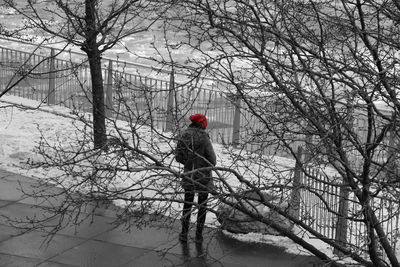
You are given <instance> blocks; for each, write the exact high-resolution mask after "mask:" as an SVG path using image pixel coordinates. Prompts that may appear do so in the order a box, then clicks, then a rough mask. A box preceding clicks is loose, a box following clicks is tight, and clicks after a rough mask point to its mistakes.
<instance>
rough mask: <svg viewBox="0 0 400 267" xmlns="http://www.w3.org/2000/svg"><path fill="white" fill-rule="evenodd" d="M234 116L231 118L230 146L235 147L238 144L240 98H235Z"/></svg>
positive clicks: (237, 96)
mask: <svg viewBox="0 0 400 267" xmlns="http://www.w3.org/2000/svg"><path fill="white" fill-rule="evenodd" d="M235 98H236V99H235V114H234V118H233V131H232V145H234V146H237V145H239V142H240V97H239V95H236V96H235Z"/></svg>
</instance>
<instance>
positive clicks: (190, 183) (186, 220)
mask: <svg viewBox="0 0 400 267" xmlns="http://www.w3.org/2000/svg"><path fill="white" fill-rule="evenodd" d="M189 119H190V121H191V124H190V125H189V126H188V128H187V129H186V130H185V131H184V133H183V134H182V135H181V137H180V138H179V140H178V143H177V146H176V149H175V159H176V160H177V161H178V162H179V163H182V164H183V165H184V174H183V177H182V187H183V189H184V191H185V198H184V205H183V211H182V219H181V221H182V231H181V233H180V235H179V240H180V241H181V242H187V235H188V232H189V225H190V216H191V210H192V205H193V200H194V196H195V193H197V198H198V201H197V203H198V207H199V208H198V214H197V227H196V242H202V240H203V228H204V223H205V220H206V212H207V198H208V193H209V189H210V187H211V186H212V176H211V170H210V169H207V170H204V169H202V168H205V167H212V166H215V165H216V155H215V152H214V148H213V146H212V144H211V141H210V136H209V135H208V134H207V133H206V131H205V129H206V128H207V119H206V117H205V116H204V115H203V114H200V113H198V114H193V115H191V116H190V117H189ZM186 173H187V174H186Z"/></svg>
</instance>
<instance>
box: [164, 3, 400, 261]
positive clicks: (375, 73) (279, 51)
mask: <svg viewBox="0 0 400 267" xmlns="http://www.w3.org/2000/svg"><path fill="white" fill-rule="evenodd" d="M182 10H188V12H186V13H184V14H185V15H186V16H178V18H177V19H178V20H180V21H184V23H183V24H184V25H185V27H180V25H178V27H180V30H183V29H184V28H186V29H190V30H189V31H188V34H187V36H189V37H190V38H188V39H187V42H182V43H181V46H182V47H183V46H187V47H190V48H191V49H193V51H194V52H193V53H197V54H198V55H199V56H201V57H202V58H203V59H202V60H201V61H200V60H196V59H193V61H192V65H191V66H192V70H193V74H192V75H194V76H196V75H198V74H199V73H204V74H207V75H212V76H214V77H217V78H219V79H222V80H224V81H227V82H228V83H230V84H231V85H232V86H231V87H230V88H231V89H229V88H228V89H224V90H225V91H226V93H229V94H233V95H236V96H237V97H239V98H240V100H241V102H242V104H241V105H242V110H243V118H244V119H245V120H247V121H246V122H245V123H247V125H246V126H247V127H246V128H245V129H246V130H245V131H244V132H243V133H242V140H241V141H242V144H243V145H244V146H246V147H248V146H249V145H254V146H253V148H254V149H257V147H258V149H259V151H260V150H264V149H265V148H268V147H270V148H271V147H274V148H275V149H276V150H275V151H282V150H284V151H286V153H287V154H289V155H291V156H292V157H293V158H295V159H296V161H297V162H298V163H299V164H300V166H302V172H303V173H304V175H305V177H307V179H309V180H313V179H314V180H315V179H317V178H318V177H316V176H315V175H313V174H312V173H310V172H308V171H307V168H306V166H312V167H314V168H318V169H320V171H324V168H325V166H329V167H333V168H334V170H335V172H336V175H337V176H338V177H340V179H339V180H335V179H333V177H332V174H331V175H330V176H331V177H332V178H331V179H330V181H329V184H336V185H341V186H342V188H343V192H347V195H346V193H344V195H342V198H347V197H348V194H349V192H351V194H354V201H355V202H356V203H357V205H359V208H358V210H352V211H351V212H350V213H348V214H347V210H346V209H345V210H346V214H345V215H343V214H341V213H340V212H339V214H338V215H339V216H341V218H342V219H343V218H345V219H346V220H350V221H361V222H362V223H363V224H364V227H365V233H366V238H367V239H368V242H367V243H366V246H367V251H366V252H367V253H368V255H369V257H370V260H371V263H370V264H372V265H374V266H384V265H385V262H384V260H383V258H382V257H381V256H380V251H381V249H382V250H383V251H384V253H385V254H386V256H387V258H388V261H389V262H390V265H391V266H399V263H398V260H397V258H396V256H395V254H394V247H393V246H392V245H391V244H390V242H389V240H388V234H389V233H388V232H387V231H385V229H384V223H385V219H382V218H381V219H380V218H378V214H379V212H382V210H381V209H380V208H379V207H377V205H376V203H377V202H379V200H380V199H382V198H383V199H388V200H390V201H391V202H392V203H396V199H397V196H398V190H397V187H398V176H397V171H396V169H397V167H396V166H397V163H396V162H397V154H398V145H397V144H398V142H399V141H398V139H399V136H398V134H397V125H398V114H399V102H398V98H397V89H398V88H397V87H398V77H397V75H396V73H397V71H398V53H397V50H398V43H397V42H396V38H398V22H397V19H398V15H399V14H400V13H399V12H400V9H399V5H398V3H397V1H357V0H355V1H323V2H321V1H257V0H254V1H240V0H238V1H228V2H225V1H223V2H221V1H185V3H183V4H182ZM190 14H192V15H190ZM176 25H177V24H176V23H175V24H174V23H171V25H170V27H176ZM181 25H182V24H181ZM188 25H190V26H188ZM176 31H177V30H176ZM196 33H198V34H196ZM205 48H210V49H205ZM175 67H176V62H175ZM185 69H187V67H186V66H185ZM299 144H301V145H302V146H304V147H305V148H306V152H307V154H308V156H307V157H306V159H305V160H304V159H302V158H299V157H297V154H296V148H297V147H298V146H299ZM326 175H327V176H329V174H326ZM314 194H315V195H317V196H318V197H319V198H321V199H322V200H324V201H325V203H326V208H328V209H329V205H328V204H327V203H328V202H326V199H324V197H323V195H322V194H318V193H317V192H314ZM395 209H396V212H395V214H397V213H398V207H397V206H396V207H395ZM341 221H342V220H341V219H340V218H339V219H338V221H337V223H338V224H339V223H340V222H341ZM299 225H300V226H302V227H304V225H302V224H301V223H300V224H299ZM396 228H397V226H396ZM320 238H321V239H323V240H326V239H324V237H323V236H321V237H320ZM296 242H297V241H296ZM327 243H329V244H331V245H333V246H338V247H337V249H339V250H341V251H342V252H343V253H344V254H347V255H354V254H352V253H354V252H353V249H352V248H351V245H352V244H340V242H336V241H334V242H331V240H327ZM311 251H314V249H311ZM356 260H357V261H359V260H360V259H356ZM360 262H361V261H360ZM362 263H363V264H367V265H368V263H366V262H362ZM387 264H389V263H387Z"/></svg>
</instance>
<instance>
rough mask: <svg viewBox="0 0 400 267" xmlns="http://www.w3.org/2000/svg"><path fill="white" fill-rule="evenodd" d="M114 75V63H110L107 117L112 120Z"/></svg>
mask: <svg viewBox="0 0 400 267" xmlns="http://www.w3.org/2000/svg"><path fill="white" fill-rule="evenodd" d="M112 75H113V62H112V60H109V61H108V69H107V84H106V117H108V118H110V117H111V116H112V112H113V99H112V98H113V95H112V85H113V81H112V78H113V77H112Z"/></svg>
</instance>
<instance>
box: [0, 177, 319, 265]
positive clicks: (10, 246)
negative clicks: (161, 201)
mask: <svg viewBox="0 0 400 267" xmlns="http://www.w3.org/2000/svg"><path fill="white" fill-rule="evenodd" d="M35 185H37V182H36V180H34V179H32V178H29V177H26V176H22V175H17V174H14V173H11V172H8V171H4V170H0V267H2V266H4V267H16V266H18V267H29V266H40V267H45V266H46V267H47V266H55V267H58V266H59V267H62V266H65V267H67V266H85V267H86V266H87V267H88V266H96V267H102V266H104V267H123V266H144V267H147V266H149V267H153V266H160V267H161V266H188V267H189V266H190V267H197V266H228V267H231V266H232V267H239V266H242V267H245V266H251V267H253V266H271V267H291V266H293V267H297V266H298V267H300V266H305V267H308V266H310V267H316V266H322V264H321V262H320V261H319V260H318V259H316V258H315V257H311V256H300V255H292V254H287V253H285V252H284V249H282V248H278V247H274V246H269V245H261V244H255V243H246V242H241V241H238V240H235V239H232V238H229V237H227V236H225V235H224V234H222V233H221V231H219V230H218V229H211V228H210V229H208V228H207V229H206V230H205V233H204V241H203V244H202V245H196V243H195V242H194V240H193V237H192V236H191V237H190V238H189V240H188V243H187V245H182V244H181V243H180V242H179V241H178V233H179V225H178V224H177V223H176V222H174V221H171V223H169V224H167V225H168V228H166V227H164V225H165V224H164V223H151V224H149V225H145V226H141V227H138V226H135V225H131V226H130V231H126V227H124V226H119V227H115V226H114V225H113V224H112V222H113V221H115V218H116V217H115V216H116V214H117V209H118V208H117V207H115V206H109V207H107V208H101V209H99V210H98V211H97V212H96V214H95V215H94V217H93V221H89V220H86V221H84V222H82V223H80V224H79V225H78V226H74V225H66V227H65V228H63V229H61V230H60V231H58V232H56V233H55V234H54V235H53V238H52V239H51V240H48V234H47V233H46V232H45V231H44V230H30V231H24V230H22V229H18V228H16V227H15V226H14V225H10V221H9V219H13V220H16V221H18V220H21V221H26V219H27V218H32V217H33V216H36V218H41V217H44V216H46V211H45V210H44V209H43V208H45V207H48V206H49V205H50V202H48V201H47V200H46V199H43V198H39V199H36V198H32V197H27V196H26V195H24V194H23V193H22V192H21V190H20V188H23V189H24V190H26V191H28V192H29V190H34V189H33V188H34V186H35ZM48 189H49V190H50V191H51V190H53V191H54V192H55V193H57V192H59V189H57V188H55V187H49V188H48ZM61 197H62V196H60V197H59V198H61ZM54 201H56V202H57V201H61V200H57V199H53V200H52V201H51V203H54ZM58 219H59V218H52V219H50V220H49V221H48V222H47V223H48V224H49V226H51V225H54V224H56V223H57V222H58Z"/></svg>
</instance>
